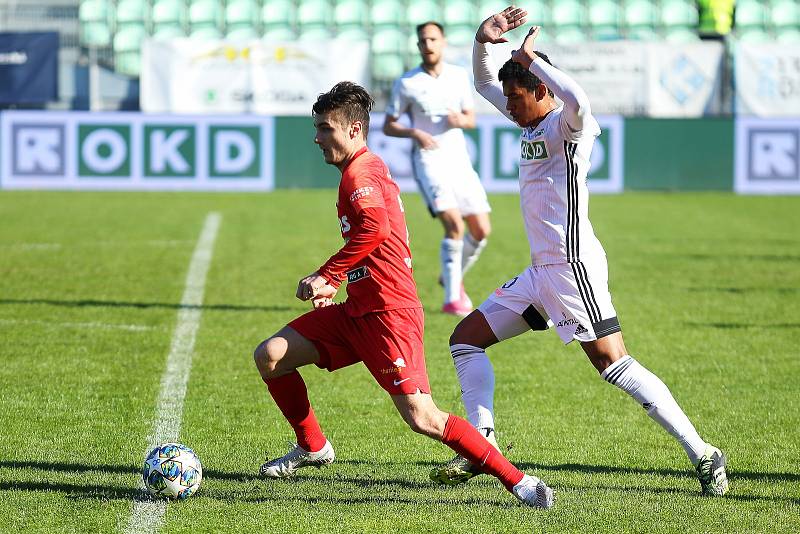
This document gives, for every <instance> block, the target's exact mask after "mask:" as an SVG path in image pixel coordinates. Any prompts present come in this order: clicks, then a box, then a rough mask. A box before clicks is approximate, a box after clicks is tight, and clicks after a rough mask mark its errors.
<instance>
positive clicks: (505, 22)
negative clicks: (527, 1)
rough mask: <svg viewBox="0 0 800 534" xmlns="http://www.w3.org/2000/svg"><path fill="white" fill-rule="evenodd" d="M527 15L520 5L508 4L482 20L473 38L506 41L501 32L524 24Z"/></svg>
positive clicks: (497, 41)
mask: <svg viewBox="0 0 800 534" xmlns="http://www.w3.org/2000/svg"><path fill="white" fill-rule="evenodd" d="M527 16H528V12H527V11H525V10H524V9H522V8H521V7H514V6H513V5H510V6H508V7H507V8H505V9H504V10H503V11H501V12H500V13H497V14H496V15H492V16H491V17H489V18H488V19H486V20H484V21H483V22H482V23H481V25H480V26H479V27H478V33H476V34H475V39H477V41H478V42H479V43H495V44H496V43H507V42H508V39H506V38H505V37H503V34H504V33H506V32H507V31H510V30H513V29H514V28H518V27H519V26H522V25H523V24H525V20H526V19H525V17H527Z"/></svg>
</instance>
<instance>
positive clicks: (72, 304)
mask: <svg viewBox="0 0 800 534" xmlns="http://www.w3.org/2000/svg"><path fill="white" fill-rule="evenodd" d="M4 304H5V305H16V304H45V305H47V306H61V307H65V308H89V307H97V308H137V309H149V308H165V309H171V310H177V309H198V310H203V311H225V312H252V311H265V312H283V311H290V310H297V309H305V308H303V307H301V306H296V307H292V306H247V305H243V304H202V305H199V306H198V305H183V304H180V303H174V302H124V301H116V300H96V299H81V300H55V299H0V305H4Z"/></svg>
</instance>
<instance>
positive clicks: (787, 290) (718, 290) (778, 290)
mask: <svg viewBox="0 0 800 534" xmlns="http://www.w3.org/2000/svg"><path fill="white" fill-rule="evenodd" d="M686 290H687V291H690V292H692V293H734V294H747V293H798V292H800V288H798V287H736V286H730V287H713V286H703V287H689V288H687V289H686Z"/></svg>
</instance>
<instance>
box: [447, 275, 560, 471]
mask: <svg viewBox="0 0 800 534" xmlns="http://www.w3.org/2000/svg"><path fill="white" fill-rule="evenodd" d="M533 299H534V291H533V288H532V287H531V285H530V276H529V273H528V271H525V272H523V273H521V274H520V276H517V277H515V278H512V279H511V280H509V281H508V282H506V283H505V284H503V286H501V287H500V288H498V289H497V290H495V292H494V293H493V294H492V295H491V296H490V297H489V298H488V299H487V300H486V301H484V302H483V303H482V304H481V305H480V306H479V307H478V309H477V310H475V311H474V312H472V313H471V314H470V315H469V316H467V317H466V318H464V319H463V320H462V321H461V322H459V324H458V325H457V326H456V328H455V330H454V331H453V334H452V335H451V336H450V353H451V354H452V356H453V364H454V365H455V368H456V375H457V376H458V381H459V384H460V386H461V400H462V402H463V403H464V409H465V411H466V414H467V419H468V420H469V422H470V423H471V424H472V425H473V426H474V427H475V428H477V429H478V431H479V432H480V433H481V434H482V435H484V436H485V437H486V438H487V439H488V440H489V441H490V442H491V443H492V444H493V445H494V446H495V447H497V441H496V437H495V427H496V425H495V419H494V388H495V377H494V369H493V367H492V363H491V361H490V360H489V357H488V356H487V355H486V349H487V348H488V347H490V346H492V345H494V344H495V343H497V342H498V341H503V340H506V339H510V338H512V337H515V336H518V335H520V334H523V333H525V332H528V331H531V330H545V329H547V328H548V326H549V322H548V320H547V319H545V317H543V315H542V312H540V311H539V310H538V309H537V308H536V307H535V306H534V305H533V304H532V303H531V302H532V301H533ZM479 473H480V471H479V470H477V469H475V468H474V466H472V465H471V464H470V463H469V462H468V461H466V459H465V458H463V457H460V456H456V457H455V458H453V459H451V460H450V461H449V462H447V463H445V464H442V465H439V466H437V467H435V468H434V469H433V470H432V471H431V478H432V479H433V480H436V481H437V482H440V483H442V484H448V485H456V484H460V483H462V482H466V481H467V480H469V479H470V478H472V477H474V476H475V475H477V474H479Z"/></svg>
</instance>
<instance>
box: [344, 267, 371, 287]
mask: <svg viewBox="0 0 800 534" xmlns="http://www.w3.org/2000/svg"><path fill="white" fill-rule="evenodd" d="M368 276H369V270H368V269H367V266H366V265H362V266H361V267H357V268H355V269H353V270H352V271H347V283H348V284H352V283H354V282H358V281H359V280H363V279H364V278H366V277H368Z"/></svg>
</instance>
